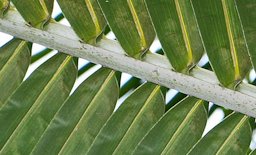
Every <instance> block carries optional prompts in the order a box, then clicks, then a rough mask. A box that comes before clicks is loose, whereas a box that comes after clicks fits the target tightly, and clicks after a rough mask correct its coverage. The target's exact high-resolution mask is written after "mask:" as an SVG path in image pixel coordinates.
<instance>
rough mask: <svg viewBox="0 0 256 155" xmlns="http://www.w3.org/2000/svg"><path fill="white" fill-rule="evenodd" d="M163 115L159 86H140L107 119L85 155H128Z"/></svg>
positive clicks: (149, 84)
mask: <svg viewBox="0 0 256 155" xmlns="http://www.w3.org/2000/svg"><path fill="white" fill-rule="evenodd" d="M163 114H164V99H163V95H162V93H161V90H160V86H156V85H154V84H151V83H146V84H144V85H142V86H141V87H139V88H138V89H136V90H135V91H134V92H133V94H132V95H130V96H129V97H128V98H127V99H126V100H125V101H124V103H123V104H122V105H121V106H120V108H119V109H118V110H117V111H116V112H115V113H114V114H113V115H112V116H111V117H110V119H109V120H108V121H107V123H106V124H105V125H104V127H103V128H102V129H101V131H100V133H99V134H98V135H97V137H96V138H95V140H94V142H93V144H92V145H91V147H90V149H89V150H88V152H87V153H86V154H88V155H95V154H106V155H108V154H116V155H119V154H131V153H132V152H131V151H132V150H134V149H135V147H136V145H137V144H138V143H139V141H140V140H141V139H142V138H143V137H144V135H145V134H146V133H147V131H148V130H149V129H150V128H151V127H152V126H153V125H154V124H155V122H156V121H157V120H158V119H159V118H160V117H161V116H162V115H163ZM79 153H80V152H79ZM79 153H78V154H79ZM82 154H85V152H83V153H82Z"/></svg>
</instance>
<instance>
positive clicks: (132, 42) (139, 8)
mask: <svg viewBox="0 0 256 155" xmlns="http://www.w3.org/2000/svg"><path fill="white" fill-rule="evenodd" d="M98 2H99V4H100V7H101V9H102V11H103V14H104V16H105V18H106V20H107V21H108V24H109V26H110V28H111V30H112V31H113V32H114V34H115V36H116V38H117V40H118V41H119V43H120V44H121V46H122V47H123V49H124V50H125V52H126V53H127V54H128V55H129V56H132V57H135V58H141V56H142V55H143V54H144V53H145V52H146V51H147V50H148V49H149V47H150V45H151V43H152V42H153V40H154V38H155V32H154V29H153V26H152V24H151V21H150V18H149V15H148V12H147V8H146V6H145V3H144V0H98Z"/></svg>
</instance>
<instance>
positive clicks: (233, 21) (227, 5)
mask: <svg viewBox="0 0 256 155" xmlns="http://www.w3.org/2000/svg"><path fill="white" fill-rule="evenodd" d="M192 4H193V7H194V10H195V13H196V17H197V21H198V24H199V28H200V31H201V34H202V38H203V40H204V44H205V48H206V52H207V54H208V57H209V60H210V63H211V66H212V68H213V70H214V72H215V73H216V75H217V77H218V79H219V81H220V83H221V84H222V85H223V86H225V87H229V88H232V89H234V88H235V87H236V85H237V84H238V83H240V82H241V80H243V78H244V77H245V75H246V74H247V73H248V71H249V69H250V68H251V63H250V59H249V55H248V49H247V45H246V41H245V37H244V32H243V28H242V25H241V21H240V18H239V15H238V12H237V7H236V4H235V2H234V0H207V1H206V0H192Z"/></svg>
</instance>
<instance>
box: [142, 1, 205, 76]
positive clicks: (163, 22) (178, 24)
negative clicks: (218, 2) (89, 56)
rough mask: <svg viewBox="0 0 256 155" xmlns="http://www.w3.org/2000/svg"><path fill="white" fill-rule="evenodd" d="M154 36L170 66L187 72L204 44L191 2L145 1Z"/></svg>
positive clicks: (199, 54)
mask: <svg viewBox="0 0 256 155" xmlns="http://www.w3.org/2000/svg"><path fill="white" fill-rule="evenodd" d="M146 4H147V8H148V11H149V13H150V16H151V19H152V21H153V24H154V27H155V30H156V33H157V36H158V38H159V41H160V42H161V44H162V47H163V50H164V51H165V54H166V56H167V57H168V59H169V60H170V63H171V65H172V67H173V68H174V69H175V70H176V71H179V72H183V73H187V72H188V70H189V69H191V68H192V67H193V66H194V65H196V64H197V63H198V61H199V60H200V59H201V57H202V55H203V53H204V46H203V43H202V40H201V36H200V33H199V29H198V25H197V21H196V18H195V14H194V10H193V8H192V5H191V2H190V1H188V0H146Z"/></svg>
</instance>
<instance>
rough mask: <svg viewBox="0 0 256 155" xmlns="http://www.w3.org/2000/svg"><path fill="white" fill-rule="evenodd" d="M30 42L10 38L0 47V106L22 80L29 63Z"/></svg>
mask: <svg viewBox="0 0 256 155" xmlns="http://www.w3.org/2000/svg"><path fill="white" fill-rule="evenodd" d="M30 55H31V44H30V43H28V42H26V41H22V40H20V39H12V40H11V41H9V42H8V43H6V44H5V45H4V46H2V47H1V48H0V60H1V61H0V94H1V95H0V108H1V107H2V105H3V104H4V102H5V101H6V100H7V98H8V97H9V96H10V95H11V94H12V93H13V92H14V91H15V90H16V88H17V87H18V86H19V85H20V83H21V82H22V80H23V78H24V76H25V74H26V71H27V69H28V66H29V64H30Z"/></svg>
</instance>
